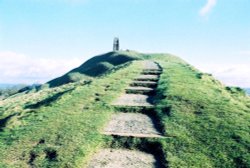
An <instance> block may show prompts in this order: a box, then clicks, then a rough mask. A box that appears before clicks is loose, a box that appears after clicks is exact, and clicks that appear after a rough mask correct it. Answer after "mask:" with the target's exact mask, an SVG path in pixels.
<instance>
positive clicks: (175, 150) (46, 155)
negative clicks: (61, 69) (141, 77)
mask: <svg viewBox="0 0 250 168" xmlns="http://www.w3.org/2000/svg"><path fill="white" fill-rule="evenodd" d="M109 55H110V54H108V56H107V55H106V56H107V57H105V56H101V57H97V58H95V59H93V62H92V61H88V62H86V63H84V64H83V65H82V66H80V67H79V68H77V69H75V70H72V71H70V72H69V73H67V74H66V75H64V76H63V77H61V78H57V79H55V80H53V81H51V82H49V84H51V86H52V88H44V89H41V90H40V91H34V92H30V93H21V94H18V95H15V96H12V97H9V98H7V99H6V100H3V101H0V167H8V168H9V167H86V165H87V163H88V162H89V160H90V159H91V157H92V155H93V154H94V153H95V151H98V150H100V149H101V148H103V147H106V146H107V145H111V146H112V147H114V146H119V147H121V148H129V149H141V147H143V145H145V144H157V146H158V147H160V149H159V150H160V151H161V152H162V158H163V159H164V162H166V163H167V164H166V165H165V166H166V167H250V155H249V153H250V151H249V150H250V145H249V144H250V135H249V127H250V99H249V97H247V96H245V93H244V92H243V91H242V90H241V89H240V88H230V87H225V86H224V85H223V84H221V83H220V82H219V81H217V80H215V79H214V78H213V77H212V76H211V75H209V74H204V73H202V72H200V71H198V70H197V69H195V68H194V67H192V66H191V65H189V64H188V63H186V62H185V61H183V60H181V59H180V58H178V57H175V56H172V55H169V54H141V53H135V52H123V53H122V57H121V58H122V59H121V58H120V57H115V58H117V60H116V59H115V58H114V56H117V55H121V54H120V53H111V56H109ZM118 58H119V59H118ZM138 60H153V61H155V62H157V63H158V64H159V65H160V66H161V67H162V69H163V71H162V74H161V77H160V79H159V82H158V86H157V88H156V97H155V99H154V100H153V101H154V103H155V106H156V116H155V117H156V118H157V122H158V124H159V125H160V126H161V131H162V133H163V136H165V137H166V138H162V139H155V138H152V139H149V140H145V139H143V138H136V137H129V138H127V139H123V138H120V137H117V136H114V137H112V138H110V137H107V136H105V135H102V134H101V132H102V130H103V129H104V127H105V125H106V124H107V122H108V121H109V120H110V119H111V116H112V114H113V113H115V112H116V110H117V109H115V108H114V107H113V106H111V102H113V101H114V100H115V99H116V98H118V97H119V95H120V94H122V93H123V92H124V89H125V88H126V86H127V85H128V84H129V83H130V82H131V81H132V80H133V79H134V78H135V77H137V76H138V74H140V71H141V70H142V63H141V61H138ZM100 62H101V63H104V62H106V63H107V62H108V64H109V66H106V65H105V67H111V68H107V69H106V68H104V69H105V70H104V71H102V72H105V73H102V72H100V71H99V72H98V70H97V71H96V72H95V70H96V69H95V68H93V67H96V65H97V64H99V63H100ZM106 63H105V64H106ZM110 64H111V65H112V66H110ZM97 67H99V66H97ZM90 69H91V71H90ZM97 69H98V68H97ZM101 69H102V68H101ZM111 69H113V70H111ZM88 70H89V71H88ZM106 70H107V71H106ZM80 72H81V73H80ZM90 72H91V73H90ZM74 73H77V74H79V73H80V74H81V75H84V77H81V78H78V79H77V80H72V78H71V79H70V74H74ZM85 75H86V76H88V77H89V76H90V77H91V78H85ZM73 76H74V75H73ZM92 77H94V78H92ZM69 79H70V80H69ZM68 82H70V83H68ZM65 83H66V84H65ZM63 84H64V85H63ZM55 86H58V87H55ZM114 139H115V140H116V142H119V143H117V144H114V143H113V142H114ZM151 147H152V148H150V147H149V149H151V150H154V149H153V148H154V146H151Z"/></svg>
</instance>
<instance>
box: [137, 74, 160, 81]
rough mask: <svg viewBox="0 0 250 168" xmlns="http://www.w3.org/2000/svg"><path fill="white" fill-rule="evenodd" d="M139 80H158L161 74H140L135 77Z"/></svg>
mask: <svg viewBox="0 0 250 168" xmlns="http://www.w3.org/2000/svg"><path fill="white" fill-rule="evenodd" d="M135 80H138V81H158V80H159V75H140V76H138V77H136V78H135Z"/></svg>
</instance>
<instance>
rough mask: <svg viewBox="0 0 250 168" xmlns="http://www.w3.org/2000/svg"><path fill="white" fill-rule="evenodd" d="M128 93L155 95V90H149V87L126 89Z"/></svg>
mask: <svg viewBox="0 0 250 168" xmlns="http://www.w3.org/2000/svg"><path fill="white" fill-rule="evenodd" d="M126 93H128V94H129V93H132V94H152V93H154V89H152V88H148V87H141V86H138V87H128V88H126Z"/></svg>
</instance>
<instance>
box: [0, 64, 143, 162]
mask: <svg viewBox="0 0 250 168" xmlns="http://www.w3.org/2000/svg"><path fill="white" fill-rule="evenodd" d="M139 65H140V62H135V63H133V64H132V65H130V66H129V68H128V67H124V68H123V69H120V70H119V71H116V72H113V73H111V74H109V75H106V76H104V77H102V78H98V79H96V80H94V81H92V83H90V84H84V83H83V82H82V83H80V84H74V85H73V84H68V85H64V86H62V87H64V88H62V87H59V88H56V91H55V90H53V89H52V90H51V89H44V90H41V91H39V92H45V93H44V94H43V93H39V94H38V93H34V94H33V95H32V94H29V97H32V96H33V99H32V100H29V102H26V101H27V100H26V96H27V95H19V96H17V97H16V98H9V99H8V100H5V101H4V102H3V106H2V108H6V110H7V111H5V112H4V115H5V116H8V115H10V114H13V113H17V114H16V115H14V116H13V117H12V118H10V120H9V121H8V122H7V124H6V125H5V128H3V131H2V132H0V153H1V155H0V163H2V166H3V165H5V166H6V167H29V166H31V165H33V166H36V167H81V165H84V164H85V163H86V161H87V160H88V158H89V157H90V156H91V153H93V152H94V151H95V149H96V148H98V146H100V145H101V144H102V143H103V138H102V135H101V134H100V131H101V130H102V128H103V125H104V124H105V123H106V122H107V121H108V120H109V117H110V115H111V114H112V112H113V111H114V109H113V108H112V107H110V105H109V104H110V103H111V101H113V100H114V99H115V98H116V97H117V96H118V95H119V94H120V93H121V92H123V91H124V89H125V87H126V86H127V85H128V83H129V82H130V81H131V80H132V78H134V77H135V75H137V74H138V73H139V70H140V67H141V66H139ZM131 69H132V70H131ZM121 76H123V78H121ZM53 91H54V92H53ZM50 92H53V93H50ZM63 92H65V93H63ZM36 94H38V95H36ZM57 94H59V95H60V96H59V97H57V96H56V97H57V98H56V99H53V96H55V95H57ZM40 95H46V96H44V97H46V98H45V99H43V100H42V101H37V99H36V98H39V97H40ZM17 99H18V100H17ZM19 99H20V100H19ZM48 99H49V100H48ZM45 100H47V101H48V102H47V103H44V102H46V101H45ZM13 101H16V102H15V103H13ZM30 101H31V102H30ZM37 102H42V103H40V104H39V103H38V104H37ZM14 106H15V107H14ZM27 107H28V108H27ZM14 111H15V112H14ZM3 167H4V166H3Z"/></svg>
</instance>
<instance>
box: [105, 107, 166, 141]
mask: <svg viewBox="0 0 250 168" xmlns="http://www.w3.org/2000/svg"><path fill="white" fill-rule="evenodd" d="M103 133H104V134H106V135H119V136H132V137H157V138H160V137H162V135H161V133H160V132H159V131H157V129H156V127H155V125H154V123H153V120H152V119H151V118H150V117H149V116H147V115H145V114H140V113H121V112H120V113H116V114H114V115H113V116H112V118H111V121H110V122H109V123H108V125H107V126H106V128H105V130H104V132H103Z"/></svg>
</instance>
